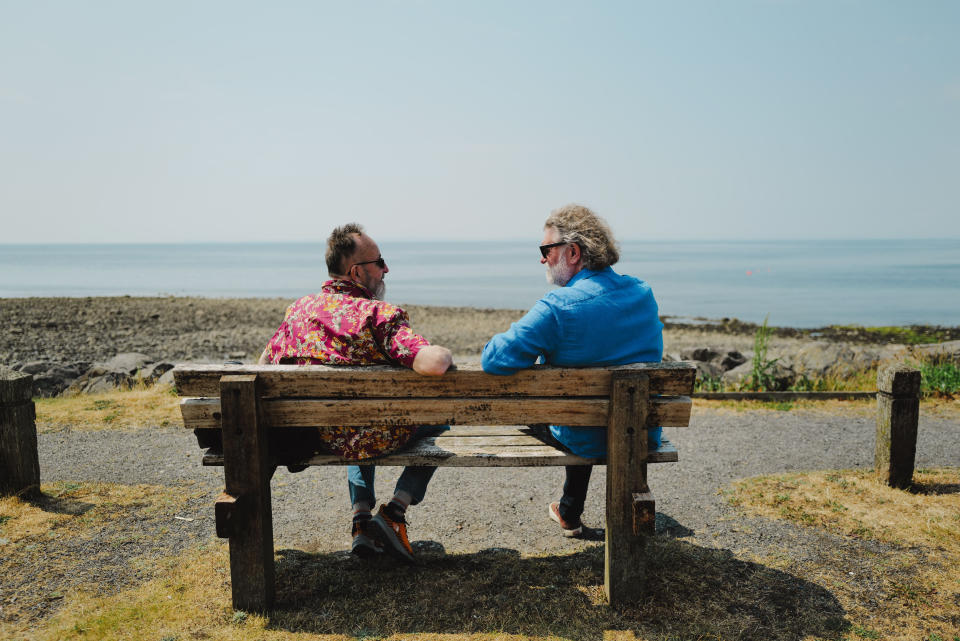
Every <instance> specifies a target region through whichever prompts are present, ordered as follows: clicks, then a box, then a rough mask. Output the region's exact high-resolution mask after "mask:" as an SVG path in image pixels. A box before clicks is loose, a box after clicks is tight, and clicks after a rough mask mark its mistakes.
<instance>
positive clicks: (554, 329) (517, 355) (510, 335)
mask: <svg viewBox="0 0 960 641" xmlns="http://www.w3.org/2000/svg"><path fill="white" fill-rule="evenodd" d="M559 338H560V325H559V323H558V322H557V317H556V315H555V314H554V313H553V310H552V309H551V308H550V306H549V305H547V304H546V303H545V302H543V301H542V300H540V301H537V304H536V305H534V306H533V309H531V310H530V311H529V312H527V314H526V315H525V316H524V317H523V318H521V319H520V320H518V321H517V322H516V323H513V324H512V325H510V329H508V330H507V331H505V332H503V333H502V334H497V335H496V336H494V337H493V338H491V339H490V341H489V342H488V343H487V344H486V345H485V346H484V348H483V357H482V364H483V371H485V372H487V373H489V374H501V375H508V374H513V373H514V372H516V371H518V370H521V369H525V368H527V367H530V366H531V365H533V364H534V363H535V362H536V361H537V357H538V356H541V355H543V356H544V357H545V358H546V359H547V360H549V357H550V354H551V353H552V352H553V351H554V349H555V346H556V345H557V343H558V341H559Z"/></svg>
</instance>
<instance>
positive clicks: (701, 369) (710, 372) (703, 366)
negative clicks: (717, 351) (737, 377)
mask: <svg viewBox="0 0 960 641" xmlns="http://www.w3.org/2000/svg"><path fill="white" fill-rule="evenodd" d="M695 364H696V366H697V380H703V379H704V378H715V379H716V378H720V377H721V376H722V375H723V369H721V368H720V366H719V365H717V364H716V363H710V362H704V361H695Z"/></svg>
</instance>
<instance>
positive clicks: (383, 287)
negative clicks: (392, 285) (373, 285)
mask: <svg viewBox="0 0 960 641" xmlns="http://www.w3.org/2000/svg"><path fill="white" fill-rule="evenodd" d="M386 295H387V284H386V283H385V282H383V281H382V280H381V281H380V284H379V285H377V289H376V290H374V292H373V299H374V300H383V298H384V297H385V296H386Z"/></svg>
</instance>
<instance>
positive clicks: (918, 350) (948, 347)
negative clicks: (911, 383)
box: [21, 340, 960, 371]
mask: <svg viewBox="0 0 960 641" xmlns="http://www.w3.org/2000/svg"><path fill="white" fill-rule="evenodd" d="M911 351H912V352H913V354H914V355H916V356H919V357H921V358H924V359H930V360H933V361H937V362H952V363H960V340H958V341H947V342H946V343H934V344H931V345H917V346H915V347H913V348H912V349H911ZM21 371H22V370H21Z"/></svg>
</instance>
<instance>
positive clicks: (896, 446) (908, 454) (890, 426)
mask: <svg viewBox="0 0 960 641" xmlns="http://www.w3.org/2000/svg"><path fill="white" fill-rule="evenodd" d="M919 420H920V371H919V370H916V369H913V368H910V367H908V366H906V365H904V364H902V363H897V364H894V365H889V366H887V367H884V368H881V369H880V371H879V372H878V373H877V442H876V448H875V449H874V457H873V460H874V468H875V469H876V470H877V474H879V475H880V477H881V478H882V479H883V480H884V481H886V483H887V485H889V486H891V487H897V488H901V489H902V488H907V487H910V484H911V483H913V465H914V461H915V460H916V455H917V423H918V422H919Z"/></svg>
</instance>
